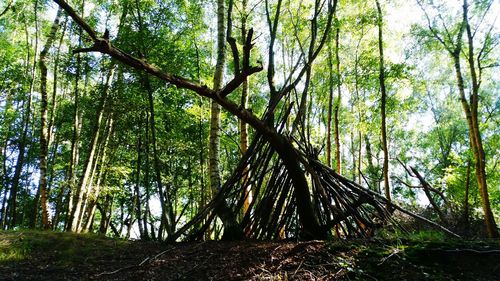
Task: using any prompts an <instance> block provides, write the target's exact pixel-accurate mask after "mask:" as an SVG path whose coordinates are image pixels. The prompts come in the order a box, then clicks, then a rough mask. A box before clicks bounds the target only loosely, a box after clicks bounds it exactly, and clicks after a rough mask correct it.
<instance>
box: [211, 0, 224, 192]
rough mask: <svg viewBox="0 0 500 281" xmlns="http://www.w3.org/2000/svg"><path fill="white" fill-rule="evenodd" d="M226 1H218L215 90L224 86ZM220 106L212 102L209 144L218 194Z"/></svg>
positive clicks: (214, 181) (219, 179)
mask: <svg viewBox="0 0 500 281" xmlns="http://www.w3.org/2000/svg"><path fill="white" fill-rule="evenodd" d="M224 13H225V8H224V0H217V62H216V65H215V73H214V80H213V81H214V86H213V89H214V90H219V89H220V88H221V86H222V79H223V72H224V64H225V53H226V48H225V42H226V41H225V38H224V37H225V36H224V33H225V28H224ZM219 153H220V105H219V104H218V103H217V102H215V101H212V103H211V112H210V134H209V144H208V172H209V174H210V188H211V190H212V193H213V194H216V193H217V192H218V191H219V189H220V187H221V177H220V168H219V166H220V163H219V162H220V159H219Z"/></svg>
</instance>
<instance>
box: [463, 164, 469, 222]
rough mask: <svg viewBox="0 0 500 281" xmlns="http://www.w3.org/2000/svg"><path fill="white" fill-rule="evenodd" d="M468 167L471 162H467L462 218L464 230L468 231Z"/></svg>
mask: <svg viewBox="0 0 500 281" xmlns="http://www.w3.org/2000/svg"><path fill="white" fill-rule="evenodd" d="M470 167H471V161H470V159H469V160H467V175H466V178H465V195H464V218H463V221H464V223H465V227H466V230H467V231H468V230H469V189H470Z"/></svg>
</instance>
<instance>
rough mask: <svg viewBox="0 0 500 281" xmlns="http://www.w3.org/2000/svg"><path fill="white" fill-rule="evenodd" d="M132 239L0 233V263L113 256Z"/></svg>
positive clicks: (69, 261)
mask: <svg viewBox="0 0 500 281" xmlns="http://www.w3.org/2000/svg"><path fill="white" fill-rule="evenodd" d="M129 244H130V242H128V241H125V240H117V239H109V238H105V237H102V236H98V235H94V234H73V233H62V232H52V231H39V230H16V231H1V232H0V263H2V264H9V263H13V262H19V261H23V260H29V259H34V258H37V259H46V260H48V261H52V262H55V263H57V264H60V265H64V264H78V263H81V262H85V260H87V261H88V259H89V257H90V258H92V257H96V258H97V257H99V258H100V257H103V256H110V255H112V254H114V253H115V252H117V251H119V250H120V249H124V248H126V247H127V246H128V245H129Z"/></svg>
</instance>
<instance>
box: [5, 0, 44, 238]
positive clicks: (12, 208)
mask: <svg viewBox="0 0 500 281" xmlns="http://www.w3.org/2000/svg"><path fill="white" fill-rule="evenodd" d="M37 10H38V1H35V7H34V13H35V51H34V55H33V64H32V67H31V70H29V65H30V64H29V60H30V58H29V57H30V55H29V50H28V60H27V62H26V75H27V76H28V75H29V76H30V89H29V92H28V96H27V97H26V99H27V103H26V108H25V109H24V113H23V131H22V132H21V137H20V142H19V146H18V156H17V160H16V166H15V168H14V175H13V177H12V184H11V188H10V198H9V206H8V208H9V213H10V223H9V226H10V228H13V227H14V226H16V224H17V193H18V191H19V181H20V179H21V172H22V170H23V166H24V158H25V156H26V146H27V144H28V139H27V137H28V130H29V125H30V122H31V113H32V111H31V104H32V100H33V89H34V85H35V76H36V61H37V53H38V13H37ZM25 33H26V42H27V44H28V45H29V33H28V27H27V26H26V23H25ZM30 72H31V73H30Z"/></svg>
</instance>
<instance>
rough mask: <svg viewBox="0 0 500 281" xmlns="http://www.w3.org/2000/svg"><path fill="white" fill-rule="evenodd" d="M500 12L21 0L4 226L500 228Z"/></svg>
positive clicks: (329, 0)
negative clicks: (419, 222)
mask: <svg viewBox="0 0 500 281" xmlns="http://www.w3.org/2000/svg"><path fill="white" fill-rule="evenodd" d="M499 14H500V3H499V2H498V1H495V0H474V1H472V0H469V1H467V0H462V1H459V0H453V1H444V0H442V1H427V0H412V1H401V0H373V1H356V0H302V1H295V0H273V1H269V0H264V1H263V0H217V1H215V0H213V1H202V0H193V1H185V0H165V1H153V0H122V1H112V0H98V1H97V0H54V1H47V0H6V1H2V2H1V3H0V77H1V78H0V226H1V228H2V229H23V228H43V229H53V230H59V231H71V232H78V233H79V232H96V233H101V234H104V235H110V236H116V237H125V238H142V239H153V240H182V239H198V240H202V239H221V238H228V239H232V238H242V237H249V238H256V239H285V238H303V239H316V238H320V239H324V238H328V237H332V236H338V237H358V236H362V237H366V236H373V235H376V233H377V232H378V231H380V230H381V229H382V228H392V227H395V226H396V225H397V226H398V227H400V228H403V229H406V230H408V228H410V230H411V228H412V227H415V225H417V224H413V225H411V224H410V223H409V222H408V220H409V218H408V216H410V217H413V218H416V219H419V220H424V221H427V222H429V223H430V222H431V221H433V222H436V223H437V224H439V225H438V226H437V227H438V229H441V228H439V227H440V226H442V227H445V230H446V231H447V232H448V233H451V232H453V233H456V234H459V235H461V236H466V237H491V238H493V237H498V236H499V230H498V226H497V222H498V221H500V172H499V171H500V169H499V168H498V164H499V161H500V158H499V157H500V154H499V153H498V151H500V142H499V140H500V138H499V134H500V131H499V130H500V126H499V123H500V114H499V112H500V76H498V75H495V74H496V73H498V71H499V70H500V64H499V62H500V48H499V44H500V24H499V21H498V19H497V17H498V15H499ZM434 226H436V225H434ZM405 227H406V228H405ZM450 230H451V231H450Z"/></svg>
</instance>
